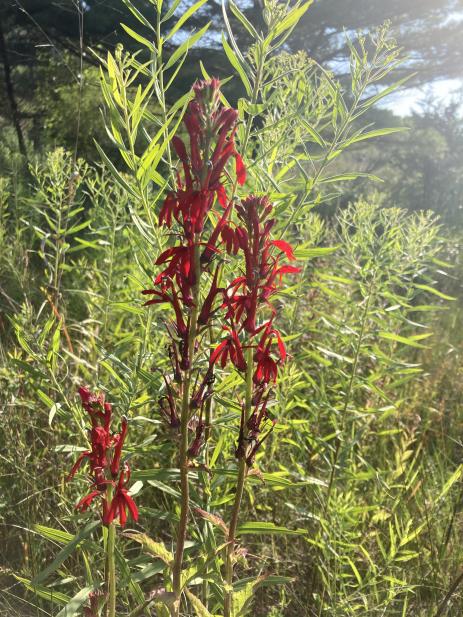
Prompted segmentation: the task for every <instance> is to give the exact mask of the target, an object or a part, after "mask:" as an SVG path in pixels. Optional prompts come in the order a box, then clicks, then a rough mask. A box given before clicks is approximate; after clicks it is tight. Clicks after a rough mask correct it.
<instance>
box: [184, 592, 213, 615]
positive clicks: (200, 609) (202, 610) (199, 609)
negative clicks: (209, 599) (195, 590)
mask: <svg viewBox="0 0 463 617" xmlns="http://www.w3.org/2000/svg"><path fill="white" fill-rule="evenodd" d="M186 595H187V598H188V600H189V601H190V602H191V606H192V607H193V609H194V611H195V614H196V617H214V616H213V615H212V613H210V612H209V611H208V610H207V608H206V607H205V606H204V604H203V603H202V602H201V600H200V599H199V598H197V597H196V596H195V595H194V594H192V593H191V591H189V590H188V589H187V590H186Z"/></svg>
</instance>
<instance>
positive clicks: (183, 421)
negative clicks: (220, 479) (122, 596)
mask: <svg viewBox="0 0 463 617" xmlns="http://www.w3.org/2000/svg"><path fill="white" fill-rule="evenodd" d="M196 240H197V239H196ZM196 240H195V251H194V268H195V274H196V283H195V286H194V289H193V308H192V310H191V313H190V324H189V326H190V327H189V333H188V363H189V364H188V370H186V371H185V377H184V381H183V392H182V411H181V418H180V455H179V468H180V486H181V504H180V520H179V523H178V529H177V545H176V549H175V557H174V565H173V568H172V579H173V591H174V594H175V602H174V604H173V606H172V609H171V615H172V617H178V615H179V611H180V597H181V594H182V564H183V551H184V548H185V540H186V531H187V525H188V511H189V507H190V487H189V480H188V422H189V419H190V385H191V377H192V364H193V355H194V344H195V339H196V334H197V332H196V331H197V321H198V305H199V287H200V285H199V279H200V275H201V266H200V261H199V259H200V254H199V241H196Z"/></svg>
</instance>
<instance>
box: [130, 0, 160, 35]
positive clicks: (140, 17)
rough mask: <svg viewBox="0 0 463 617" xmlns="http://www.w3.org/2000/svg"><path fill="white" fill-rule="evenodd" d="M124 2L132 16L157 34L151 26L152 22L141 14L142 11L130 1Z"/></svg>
mask: <svg viewBox="0 0 463 617" xmlns="http://www.w3.org/2000/svg"><path fill="white" fill-rule="evenodd" d="M122 2H123V3H124V4H125V6H126V7H127V8H128V9H129V11H130V12H131V13H132V15H133V16H134V17H135V18H136V19H138V21H139V22H140V23H141V24H143V25H144V26H145V27H146V28H149V29H150V30H152V31H153V32H155V29H154V28H153V26H152V25H151V24H150V22H149V21H148V20H147V19H146V17H145V16H144V15H143V14H142V13H140V11H139V10H138V9H137V8H136V7H135V6H134V5H133V4H132V2H130V0H122Z"/></svg>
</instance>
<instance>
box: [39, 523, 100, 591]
mask: <svg viewBox="0 0 463 617" xmlns="http://www.w3.org/2000/svg"><path fill="white" fill-rule="evenodd" d="M99 526H100V521H92V522H91V523H89V524H88V525H86V526H85V527H84V528H83V529H82V530H81V531H80V532H79V533H78V534H76V535H75V536H74V537H73V538H72V540H71V541H70V542H69V543H68V544H66V546H65V547H64V548H63V549H61V551H60V552H59V553H58V555H57V556H56V557H55V559H54V561H52V563H51V564H50V565H49V566H47V567H46V568H45V569H44V570H42V572H39V574H37V576H35V577H34V578H33V579H32V581H31V584H32V585H33V586H35V585H37V584H39V583H41V582H42V581H44V580H45V579H46V578H48V577H49V576H50V574H52V573H53V572H55V571H56V570H57V569H58V568H59V567H60V565H61V564H62V563H63V562H64V561H65V560H66V559H67V558H68V557H69V555H71V554H72V553H73V552H74V551H75V550H76V548H77V547H78V546H79V544H81V542H82V541H83V540H85V539H86V538H88V536H90V534H91V533H92V532H93V531H94V530H95V529H97V527H99Z"/></svg>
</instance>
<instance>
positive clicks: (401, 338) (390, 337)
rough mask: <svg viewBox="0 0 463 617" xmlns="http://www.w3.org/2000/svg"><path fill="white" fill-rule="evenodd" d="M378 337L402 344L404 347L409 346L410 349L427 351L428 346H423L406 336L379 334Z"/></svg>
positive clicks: (388, 333)
mask: <svg viewBox="0 0 463 617" xmlns="http://www.w3.org/2000/svg"><path fill="white" fill-rule="evenodd" d="M378 336H380V337H381V338H383V339H387V340H389V341H396V342H397V343H402V344H403V345H408V346H409V347H416V348H417V349H426V345H421V344H420V343H417V342H416V340H414V339H413V338H410V337H406V336H400V335H399V334H393V333H392V332H378Z"/></svg>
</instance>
